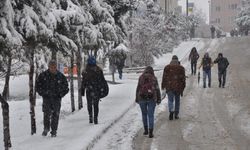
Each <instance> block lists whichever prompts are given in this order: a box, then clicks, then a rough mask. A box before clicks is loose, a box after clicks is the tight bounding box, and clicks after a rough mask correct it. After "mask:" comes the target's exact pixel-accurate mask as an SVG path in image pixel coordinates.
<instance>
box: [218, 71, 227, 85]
mask: <svg viewBox="0 0 250 150" xmlns="http://www.w3.org/2000/svg"><path fill="white" fill-rule="evenodd" d="M226 76H227V70H225V71H219V72H218V79H219V87H221V84H222V87H224V86H225V83H226Z"/></svg>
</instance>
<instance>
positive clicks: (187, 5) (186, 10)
mask: <svg viewBox="0 0 250 150" xmlns="http://www.w3.org/2000/svg"><path fill="white" fill-rule="evenodd" d="M186 14H187V16H188V0H186Z"/></svg>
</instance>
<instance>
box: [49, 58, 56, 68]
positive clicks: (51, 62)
mask: <svg viewBox="0 0 250 150" xmlns="http://www.w3.org/2000/svg"><path fill="white" fill-rule="evenodd" d="M56 65H57V62H56V60H53V59H52V60H50V61H49V65H48V66H56Z"/></svg>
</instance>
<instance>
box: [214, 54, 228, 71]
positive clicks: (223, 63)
mask: <svg viewBox="0 0 250 150" xmlns="http://www.w3.org/2000/svg"><path fill="white" fill-rule="evenodd" d="M214 63H218V70H219V72H224V71H225V70H226V69H227V67H228V65H229V62H228V60H227V58H225V57H221V58H216V59H215V61H214Z"/></svg>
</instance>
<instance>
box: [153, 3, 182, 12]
mask: <svg viewBox="0 0 250 150" xmlns="http://www.w3.org/2000/svg"><path fill="white" fill-rule="evenodd" d="M157 2H158V3H159V5H160V6H161V8H162V9H163V10H164V11H165V12H166V13H169V12H176V11H179V10H178V0H157Z"/></svg>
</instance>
